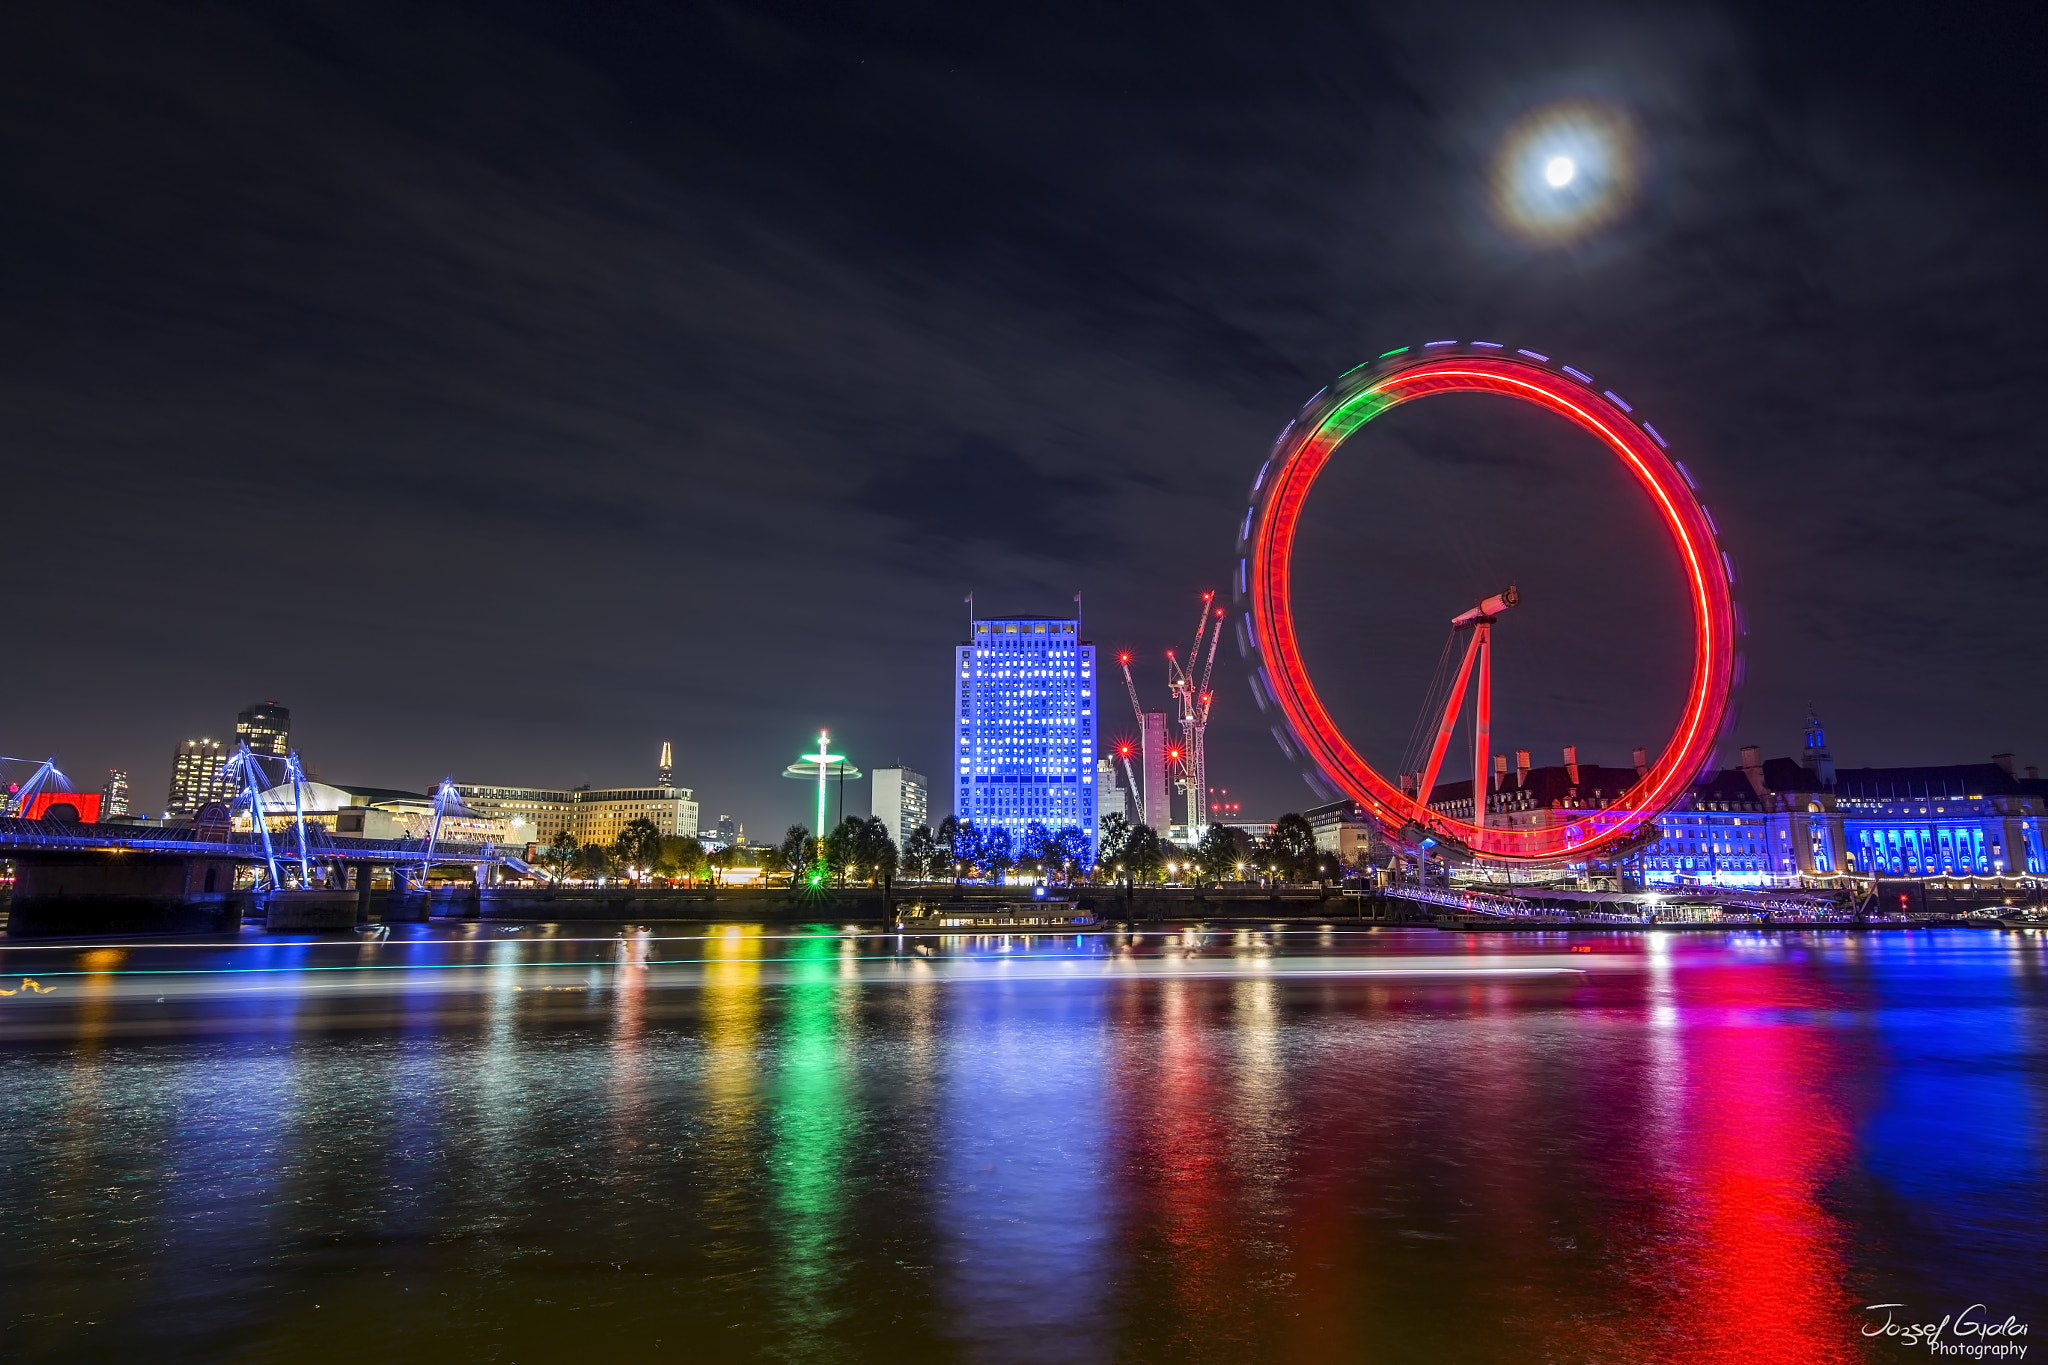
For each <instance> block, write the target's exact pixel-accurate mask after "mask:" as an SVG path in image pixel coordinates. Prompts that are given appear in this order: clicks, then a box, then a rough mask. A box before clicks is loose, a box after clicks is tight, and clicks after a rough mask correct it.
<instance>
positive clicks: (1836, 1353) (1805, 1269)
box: [1646, 963, 1862, 1365]
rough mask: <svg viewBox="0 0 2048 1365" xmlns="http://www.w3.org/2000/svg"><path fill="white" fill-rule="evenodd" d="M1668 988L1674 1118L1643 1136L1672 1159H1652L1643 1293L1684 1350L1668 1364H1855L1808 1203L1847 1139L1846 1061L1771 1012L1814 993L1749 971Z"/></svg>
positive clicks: (1827, 1041)
mask: <svg viewBox="0 0 2048 1365" xmlns="http://www.w3.org/2000/svg"><path fill="white" fill-rule="evenodd" d="M1679 983H1680V988H1679V998H1680V1000H1681V1002H1682V1004H1681V1006H1680V1008H1679V1010H1678V1019H1677V1021H1676V1022H1677V1023H1678V1026H1679V1028H1680V1032H1679V1035H1678V1036H1679V1038H1680V1040H1681V1041H1680V1044H1679V1046H1680V1048H1681V1049H1682V1051H1683V1054H1684V1067H1685V1076H1686V1088H1685V1092H1684V1093H1685V1099H1684V1102H1683V1104H1682V1106H1681V1107H1680V1110H1679V1113H1680V1114H1681V1115H1682V1118H1681V1119H1680V1127H1679V1128H1678V1129H1677V1130H1676V1131H1673V1132H1666V1133H1655V1132H1653V1133H1650V1134H1648V1135H1646V1136H1647V1138H1648V1141H1649V1142H1650V1143H1651V1144H1653V1145H1655V1146H1658V1147H1662V1148H1663V1149H1664V1150H1665V1151H1666V1152H1668V1153H1670V1154H1671V1155H1672V1156H1673V1157H1674V1158H1675V1159H1673V1160H1670V1161H1665V1162H1658V1163H1657V1168H1658V1169H1657V1175H1658V1177H1659V1179H1660V1180H1661V1181H1662V1182H1663V1189H1662V1190H1661V1191H1660V1192H1659V1193H1660V1201H1659V1202H1660V1203H1661V1204H1662V1205H1663V1207H1665V1208H1666V1209H1668V1210H1669V1225H1668V1227H1667V1229H1666V1230H1665V1234H1666V1237H1667V1238H1668V1241H1667V1243H1666V1245H1667V1246H1668V1247H1669V1248H1670V1250H1669V1253H1668V1254H1666V1255H1664V1256H1660V1257H1659V1258H1658V1264H1657V1266H1656V1267H1655V1270H1654V1276H1655V1278H1654V1280H1653V1281H1652V1282H1651V1283H1650V1284H1648V1285H1647V1286H1646V1288H1648V1290H1649V1292H1650V1295H1651V1297H1652V1298H1653V1299H1654V1300H1656V1303H1657V1306H1656V1307H1655V1308H1654V1309H1653V1310H1652V1315H1653V1317H1654V1320H1655V1321H1657V1322H1658V1323H1659V1325H1660V1327H1661V1328H1662V1330H1664V1331H1665V1332H1668V1333H1669V1334H1670V1338H1671V1340H1672V1341H1673V1343H1674V1345H1676V1344H1677V1343H1683V1344H1682V1346H1678V1347H1677V1349H1676V1350H1675V1351H1674V1352H1673V1354H1672V1356H1671V1357H1670V1358H1672V1359H1674V1360H1684V1361H1687V1362H1708V1363H1709V1365H1716V1363H1719V1362H1725V1363H1726V1365H1774V1363H1775V1362H1783V1363H1784V1365H1795V1362H1796V1363H1797V1365H1814V1362H1822V1363H1825V1362H1829V1361H1843V1362H1848V1361H1856V1360H1860V1359H1862V1356H1861V1353H1860V1351H1859V1349H1858V1346H1859V1341H1860V1338H1859V1337H1858V1335H1857V1331H1858V1326H1859V1321H1860V1320H1859V1319H1858V1318H1857V1317H1856V1316H1855V1314H1854V1312H1853V1309H1854V1306H1855V1305H1854V1303H1853V1301H1852V1299H1851V1298H1850V1295H1849V1290H1848V1286H1847V1283H1846V1277H1847V1264H1846V1255H1845V1248H1844V1237H1843V1233H1842V1231H1841V1230H1840V1228H1839V1227H1838V1226H1837V1225H1836V1223H1835V1220H1834V1218H1833V1217H1832V1216H1831V1215H1830V1214H1829V1213H1828V1212H1827V1210H1826V1209H1824V1208H1823V1207H1822V1206H1821V1204H1820V1196H1821V1193H1822V1190H1823V1188H1824V1187H1825V1186H1826V1184H1827V1182H1828V1181H1829V1180H1830V1179H1831V1178H1832V1177H1833V1176H1834V1175H1835V1174H1836V1172H1838V1171H1839V1170H1840V1169H1841V1168H1842V1166H1843V1165H1844V1163H1845V1162H1846V1161H1847V1160H1848V1158H1849V1154H1850V1151H1851V1147H1852V1143H1853V1133H1852V1131H1851V1126H1850V1122H1849V1119H1848V1116H1847V1115H1846V1113H1845V1112H1844V1111H1843V1108H1842V1105H1841V1101H1840V1099H1839V1097H1838V1096H1837V1095H1836V1094H1835V1093H1834V1091H1833V1088H1832V1082H1833V1078H1834V1077H1836V1076H1838V1075H1841V1074H1844V1072H1845V1071H1846V1070H1847V1069H1848V1064H1847V1060H1846V1059H1845V1058H1843V1057H1841V1056H1839V1055H1838V1053H1839V1051H1840V1048H1839V1045H1838V1044H1837V1042H1836V1040H1835V1039H1834V1037H1833V1035H1832V1034H1831V1033H1830V1031H1829V1030H1827V1029H1825V1028H1822V1027H1818V1026H1814V1025H1806V1024H1793V1023H1785V1022H1782V1021H1780V1020H1778V1019H1776V1018H1772V1017H1770V1016H1771V1015H1773V1014H1775V1013H1777V1012H1778V1011H1781V1010H1783V1009H1784V1008H1785V1007H1786V1006H1787V1004H1788V1003H1789V1004H1797V1003H1812V1004H1819V1003H1821V1002H1819V1001H1811V1002H1801V1001H1800V1000H1799V997H1800V996H1801V995H1802V994H1810V992H1802V990H1801V988H1800V985H1799V983H1798V982H1797V981H1796V980H1794V979H1793V978H1792V977H1791V976H1790V974H1788V973H1784V972H1780V971H1778V970H1776V969H1774V968H1771V967H1768V966H1765V965H1763V964H1759V963H1738V964H1733V965H1730V966H1726V967H1700V968H1695V969H1693V970H1691V971H1689V972H1685V973H1683V974H1682V975H1681V976H1680V977H1679ZM1653 1026H1654V1025H1653ZM1649 1061H1650V1063H1651V1064H1652V1065H1656V1064H1657V1062H1658V1057H1657V1053H1656V1051H1655V1050H1653V1052H1652V1055H1651V1057H1650V1058H1649ZM1651 1112H1653V1113H1654V1110H1653V1111H1651Z"/></svg>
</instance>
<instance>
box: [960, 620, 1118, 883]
mask: <svg viewBox="0 0 2048 1365" xmlns="http://www.w3.org/2000/svg"><path fill="white" fill-rule="evenodd" d="M953 663H954V668H953V673H954V677H953V688H954V694H953V813H954V814H955V815H956V816H957V817H958V818H960V819H962V820H972V821H973V822H974V824H975V826H976V827H977V828H979V829H983V830H993V829H1006V830H1008V831H1009V832H1010V837H1011V839H1012V840H1015V839H1017V838H1018V837H1019V836H1021V835H1022V834H1023V832H1024V831H1025V829H1026V828H1027V827H1029V826H1030V825H1031V824H1032V823H1033V822H1038V823H1042V824H1044V825H1045V826H1046V827H1047V828H1048V829H1053V830H1058V829H1064V828H1066V827H1067V826H1070V825H1071V826H1075V827H1077V828H1079V829H1080V830H1081V831H1082V833H1084V834H1086V835H1087V836H1088V844H1089V847H1090V849H1091V850H1092V849H1093V847H1094V844H1095V829H1096V825H1095V804H1096V798H1095V646H1094V645H1091V644H1087V643H1085V642H1084V641H1082V640H1081V638H1080V622H1079V621H1076V620H1060V619H1057V618H1053V617H1044V616H1002V617H990V618H987V619H984V620H976V621H975V622H973V635H972V637H971V638H970V639H969V641H968V642H967V643H966V644H963V645H961V646H960V647H958V648H957V649H955V650H954V651H953ZM1091 856H1092V854H1091Z"/></svg>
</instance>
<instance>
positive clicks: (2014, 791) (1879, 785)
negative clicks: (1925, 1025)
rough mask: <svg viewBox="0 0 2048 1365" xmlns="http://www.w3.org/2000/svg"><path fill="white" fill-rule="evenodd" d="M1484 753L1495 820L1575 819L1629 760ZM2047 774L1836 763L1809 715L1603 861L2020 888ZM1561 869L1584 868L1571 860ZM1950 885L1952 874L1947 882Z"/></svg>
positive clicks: (1468, 804)
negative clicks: (1643, 840) (1788, 743)
mask: <svg viewBox="0 0 2048 1365" xmlns="http://www.w3.org/2000/svg"><path fill="white" fill-rule="evenodd" d="M1515 757H1516V765H1515V768H1514V769H1513V770H1512V771H1510V770H1509V769H1508V767H1507V763H1506V760H1505V759H1504V758H1500V759H1496V760H1495V763H1494V773H1493V775H1492V781H1491V782H1490V783H1489V787H1490V789H1491V790H1490V792H1489V796H1488V809H1489V811H1490V812H1491V813H1492V818H1493V820H1494V821H1495V822H1497V823H1499V824H1502V825H1514V824H1539V823H1543V822H1547V821H1554V820H1564V819H1579V818H1582V817H1583V816H1584V815H1585V814H1586V813H1588V812H1591V811H1597V810H1600V809H1601V808H1603V807H1604V806H1605V805H1606V804H1607V803H1608V802H1611V801H1613V800H1614V799H1615V797H1617V796H1619V795H1620V794H1621V793H1623V792H1625V791H1627V790H1628V788H1629V787H1630V786H1631V785H1632V784H1633V783H1634V782H1635V781H1636V779H1637V777H1638V776H1639V775H1640V774H1641V772H1642V771H1643V753H1642V751H1641V750H1637V751H1636V754H1635V763H1634V765H1633V766H1631V767H1602V766H1600V765H1598V764H1591V763H1580V762H1579V761H1578V755H1577V751H1576V750H1573V749H1567V750H1566V751H1565V762H1564V764H1562V765H1559V766H1552V767H1544V768H1532V767H1530V766H1529V758H1528V754H1527V753H1526V752H1523V753H1518V754H1517V755H1516V756H1515ZM1430 805H1431V808H1432V809H1436V810H1441V811H1442V812H1443V813H1444V814H1446V815H1449V816H1453V817H1455V818H1460V819H1470V818H1471V809H1472V784H1471V783H1470V782H1459V783H1452V784H1449V785H1445V786H1440V787H1439V788H1438V789H1437V799H1435V800H1432V801H1431V802H1430ZM2044 813H2048V782H2044V781H2043V780H2042V779H2041V776H2040V771H2039V769H2038V768H2035V767H2029V768H2025V769H2020V768H2016V767H2015V766H2014V763H2013V756H2012V755H2011V754H1997V755H1994V756H1993V758H1992V760H1991V761H1990V762H1989V763H1959V764H1951V765H1948V766H1944V767H1923V768H1844V769H1840V770H1837V769H1836V767H1835V765H1834V760H1833V758H1832V757H1831V756H1830V754H1829V752H1828V747H1827V739H1826V735H1825V733H1824V732H1823V730H1822V728H1821V723H1820V721H1819V720H1818V719H1817V718H1814V717H1809V718H1808V720H1807V726H1806V745H1805V750H1804V752H1803V753H1802V755H1801V757H1800V758H1799V759H1797V760H1795V759H1791V758H1774V759H1768V760H1766V759H1764V758H1763V757H1762V754H1761V751H1760V750H1759V749H1757V748H1755V747H1753V746H1752V747H1745V748H1744V749H1742V750H1741V761H1740V763H1739V764H1738V766H1736V767H1734V768H1726V769H1722V770H1721V771H1719V772H1716V773H1712V774H1709V775H1708V776H1707V777H1705V778H1704V779H1702V780H1701V781H1699V782H1697V783H1695V784H1694V785H1693V787H1692V789H1691V791H1689V792H1688V793H1687V794H1686V796H1685V797H1684V799H1682V800H1681V801H1679V802H1678V804H1677V805H1675V806H1673V807H1672V808H1671V809H1670V810H1668V811H1666V812H1665V813H1664V814H1663V815H1661V816H1659V817H1658V818H1657V828H1658V831H1659V833H1660V835H1661V837H1660V838H1659V839H1658V840H1657V841H1656V842H1654V843H1651V844H1648V845H1646V846H1644V847H1641V848H1637V849H1634V850H1632V851H1630V852H1629V853H1628V854H1627V855H1626V856H1625V857H1623V858H1621V859H1618V860H1617V861H1616V862H1615V863H1614V864H1613V865H1612V867H1611V868H1610V869H1608V870H1609V871H1611V872H1612V873H1613V874H1615V875H1617V876H1619V877H1621V878H1624V879H1627V880H1630V881H1634V882H1636V883H1638V884H1640V885H1644V886H1651V887H1657V886H1669V887H1684V886H1730V887H1799V886H1824V885H1828V884H1831V883H1835V882H1839V881H1842V880H1845V879H1857V880H1862V879H1867V878H1869V877H1872V876H1877V877H1883V878H1887V879H1892V878H1903V879H1911V880H1919V881H1924V882H1928V883H1930V884H1931V886H1932V887H1933V888H1934V889H1938V890H1951V889H1953V890H1965V889H1980V890H1995V889H1998V888H2000V887H2006V888H2025V889H2031V888H2033V887H2034V886H2035V885H2037V884H2038V882H2039V880H2040V879H2043V878H2048V856H2044V849H2043V838H2042V823H2043V817H2044ZM1575 870H1577V871H1580V872H1585V871H1588V870H1589V869H1587V868H1586V867H1584V866H1583V865H1581V866H1578V867H1577V868H1575ZM1951 883H1953V885H1951Z"/></svg>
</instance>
